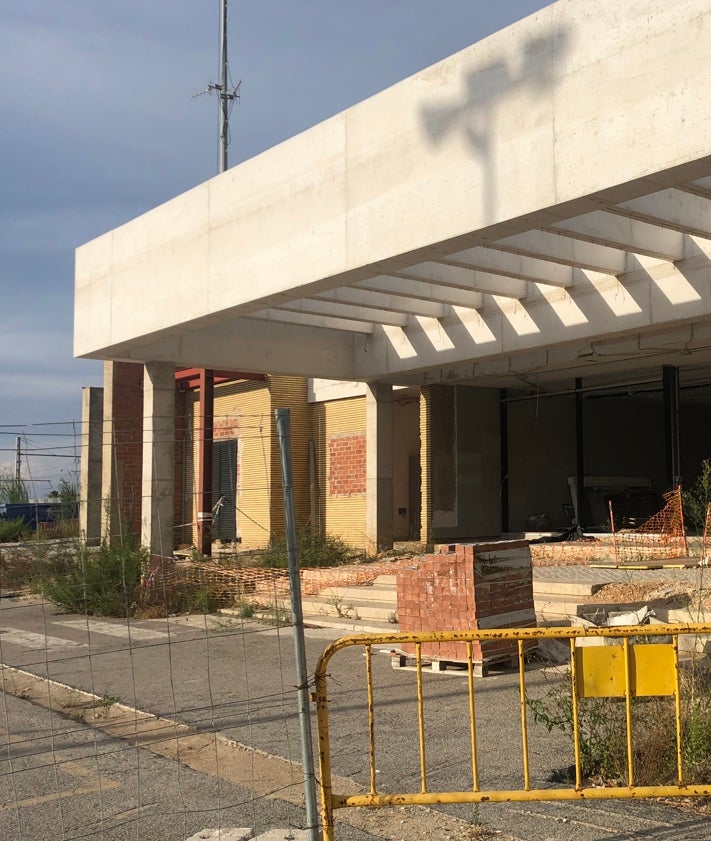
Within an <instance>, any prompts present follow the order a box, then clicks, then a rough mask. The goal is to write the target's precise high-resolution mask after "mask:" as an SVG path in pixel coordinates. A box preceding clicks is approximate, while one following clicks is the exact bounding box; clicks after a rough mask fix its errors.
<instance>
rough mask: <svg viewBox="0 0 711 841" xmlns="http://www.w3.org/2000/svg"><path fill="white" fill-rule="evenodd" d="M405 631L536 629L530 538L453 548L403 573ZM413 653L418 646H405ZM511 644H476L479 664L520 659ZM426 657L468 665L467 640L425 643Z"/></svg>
mask: <svg viewBox="0 0 711 841" xmlns="http://www.w3.org/2000/svg"><path fill="white" fill-rule="evenodd" d="M397 614H398V622H399V629H400V631H405V632H408V631H464V630H467V631H468V630H484V629H490V628H530V627H535V625H536V614H535V611H534V607H533V574H532V568H531V553H530V551H529V548H528V542H527V541H525V540H502V541H495V542H490V543H478V544H476V543H475V544H464V545H461V544H460V545H455V546H451V547H447V549H445V551H443V552H441V553H440V554H436V555H427V556H425V557H424V558H422V559H420V561H419V564H418V566H417V568H416V569H402V570H400V571H399V572H398V575H397ZM403 649H404V650H405V651H406V652H408V653H412V652H414V651H415V646H414V645H413V644H408V645H403ZM517 651H518V648H517V643H516V642H515V641H511V640H487V641H484V642H478V641H475V642H474V643H473V645H472V659H473V660H474V661H475V662H483V661H486V660H499V659H502V660H503V659H510V658H512V657H514V656H516V655H517ZM422 654H423V656H426V657H428V658H433V659H439V660H446V661H450V662H466V661H467V659H468V656H467V643H466V642H459V641H453V642H432V643H423V645H422Z"/></svg>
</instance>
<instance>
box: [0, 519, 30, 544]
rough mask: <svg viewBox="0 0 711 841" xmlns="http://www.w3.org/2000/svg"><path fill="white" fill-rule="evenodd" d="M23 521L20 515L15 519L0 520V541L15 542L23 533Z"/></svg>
mask: <svg viewBox="0 0 711 841" xmlns="http://www.w3.org/2000/svg"><path fill="white" fill-rule="evenodd" d="M25 531H26V530H25V521H24V519H23V518H22V517H18V518H17V519H16V520H0V543H17V542H18V541H20V540H22V538H23V537H24V535H25Z"/></svg>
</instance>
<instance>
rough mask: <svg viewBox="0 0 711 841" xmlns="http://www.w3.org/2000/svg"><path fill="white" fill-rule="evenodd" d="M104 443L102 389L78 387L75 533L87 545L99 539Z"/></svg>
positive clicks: (95, 542) (95, 543)
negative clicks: (78, 437) (77, 461)
mask: <svg viewBox="0 0 711 841" xmlns="http://www.w3.org/2000/svg"><path fill="white" fill-rule="evenodd" d="M103 445H104V389H103V388H94V387H91V386H89V387H86V388H83V389H82V390H81V468H80V475H79V533H80V534H81V535H82V536H83V537H84V540H86V542H87V545H89V546H96V545H97V544H98V543H99V542H100V540H101V505H102V504H101V466H102V461H103V459H102V450H103Z"/></svg>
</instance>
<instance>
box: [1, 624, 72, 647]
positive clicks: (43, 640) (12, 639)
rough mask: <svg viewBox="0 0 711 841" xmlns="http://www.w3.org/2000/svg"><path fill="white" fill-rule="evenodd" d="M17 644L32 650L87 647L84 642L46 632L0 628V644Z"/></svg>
mask: <svg viewBox="0 0 711 841" xmlns="http://www.w3.org/2000/svg"><path fill="white" fill-rule="evenodd" d="M7 643H9V644H10V645H19V646H22V648H31V649H33V650H34V651H44V650H45V649H46V650H47V651H53V650H57V649H62V648H88V646H87V645H86V643H83V642H74V641H73V640H65V639H62V638H61V637H50V636H48V635H47V634H36V633H34V631H21V630H20V629H19V628H0V646H2V645H6V644H7Z"/></svg>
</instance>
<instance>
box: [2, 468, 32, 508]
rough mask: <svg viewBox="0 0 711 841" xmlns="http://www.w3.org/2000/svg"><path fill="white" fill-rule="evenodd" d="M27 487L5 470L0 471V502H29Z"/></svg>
mask: <svg viewBox="0 0 711 841" xmlns="http://www.w3.org/2000/svg"><path fill="white" fill-rule="evenodd" d="M29 501H30V495H29V493H28V492H27V485H26V484H25V483H24V481H23V480H22V479H18V478H16V477H15V476H13V475H12V474H11V473H10V472H8V471H7V470H3V471H0V502H3V503H4V502H19V503H24V502H29Z"/></svg>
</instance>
